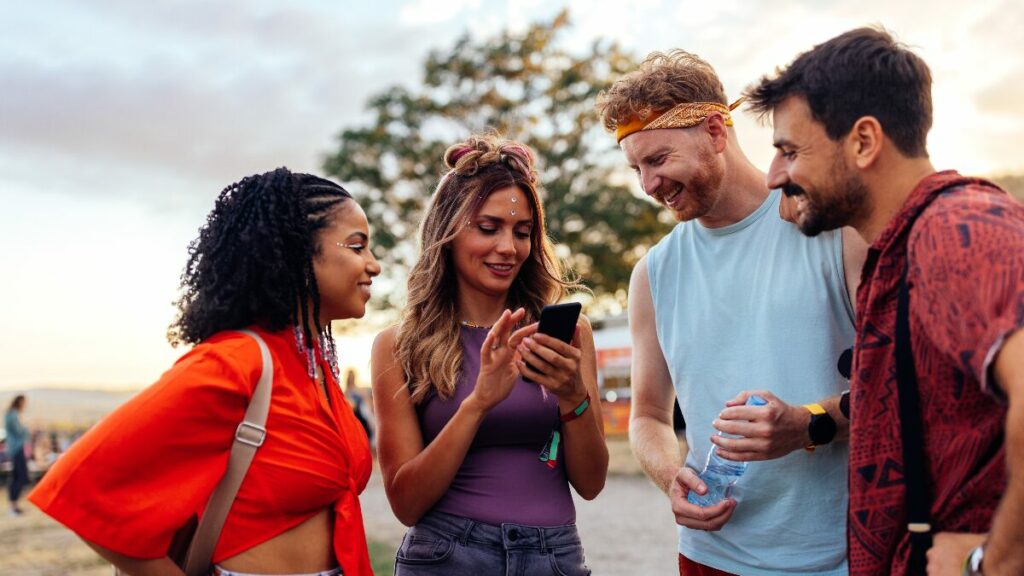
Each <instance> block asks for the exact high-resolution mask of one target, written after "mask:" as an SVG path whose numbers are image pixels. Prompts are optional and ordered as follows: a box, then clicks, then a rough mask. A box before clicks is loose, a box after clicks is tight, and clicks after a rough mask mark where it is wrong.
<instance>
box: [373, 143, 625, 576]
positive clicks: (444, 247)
mask: <svg viewBox="0 0 1024 576" xmlns="http://www.w3.org/2000/svg"><path fill="white" fill-rule="evenodd" d="M444 161H445V164H446V167H447V168H448V170H447V172H446V173H445V174H444V176H443V177H442V178H441V181H440V183H439V184H438V186H437V189H436V191H435V192H434V197H433V200H432V202H431V204H430V207H429V209H428V210H427V214H426V216H425V218H424V221H423V224H422V227H421V231H420V242H421V246H420V248H421V254H420V256H419V260H418V261H417V262H416V264H415V265H414V266H413V268H412V271H411V273H410V276H409V281H408V304H407V305H406V306H405V309H404V310H403V313H402V319H401V322H400V323H399V324H398V325H397V326H394V327H391V328H389V329H387V330H385V331H384V332H382V333H381V334H380V335H379V336H378V337H377V339H376V341H375V342H374V346H373V352H372V357H371V369H372V370H371V371H372V381H373V390H374V394H373V398H374V403H375V411H376V414H377V417H378V431H377V451H378V452H377V453H378V458H379V461H380V465H381V472H382V474H383V476H384V486H385V489H386V491H387V496H388V500H389V501H390V503H391V508H392V510H393V511H394V512H395V515H396V516H397V517H398V519H399V520H401V521H402V523H404V524H406V525H407V526H411V527H412V528H411V529H410V530H409V532H408V533H407V534H406V536H405V538H404V540H403V542H402V546H401V548H400V549H399V551H398V555H397V558H396V570H395V574H396V576H408V575H420V574H445V575H461V574H472V575H474V576H478V575H480V574H530V575H544V574H560V575H561V574H567V575H571V576H575V575H577V574H589V573H590V572H589V570H588V569H587V568H586V565H585V563H584V558H583V549H582V546H581V545H580V540H579V536H578V534H577V532H576V526H575V519H576V511H575V507H574V505H573V500H572V495H571V494H570V486H571V487H572V488H573V489H575V490H576V492H577V493H578V494H579V495H580V496H582V497H583V498H585V499H587V500H590V499H593V498H595V497H596V496H597V494H598V493H599V492H600V491H601V489H602V488H603V487H604V482H605V476H606V474H607V471H608V449H607V446H606V445H605V442H604V434H603V431H602V427H601V415H600V407H599V402H597V401H596V400H597V384H596V381H597V368H596V362H595V352H594V339H593V333H592V331H591V328H590V324H589V323H588V322H587V320H586V318H582V319H581V321H580V323H579V324H578V326H577V328H576V333H575V337H574V338H573V340H572V343H571V344H566V343H564V342H562V341H560V340H557V339H555V338H551V337H549V336H546V335H544V334H540V333H538V332H537V324H536V320H537V319H538V316H539V314H540V311H541V308H543V307H544V305H546V304H551V303H555V302H557V301H558V300H560V299H562V298H563V297H564V296H566V294H567V293H568V292H569V291H570V290H573V289H578V288H579V285H578V284H577V283H576V281H575V280H572V279H570V280H566V277H565V275H564V273H563V271H562V268H561V266H560V265H559V263H558V260H557V259H556V258H555V256H554V251H553V249H552V246H551V243H550V241H549V240H548V238H547V235H546V233H545V229H544V213H543V208H542V206H541V203H540V199H539V197H538V193H537V188H538V186H539V183H538V181H537V172H536V170H535V168H534V163H533V154H532V153H531V152H530V150H529V149H528V148H527V147H526V146H524V145H522V144H518V143H516V142H511V141H504V140H500V139H498V138H497V137H496V136H490V135H489V136H475V137H471V138H469V139H468V140H466V141H465V142H462V143H459V144H456V145H454V146H452V147H450V148H449V149H448V151H447V152H446V153H445V156H444ZM524 376H526V377H528V378H529V379H530V380H531V382H527V381H525V380H524V378H523V377H524ZM591 398H593V399H594V400H595V402H594V403H593V405H591V404H590V399H591ZM588 407H589V409H588Z"/></svg>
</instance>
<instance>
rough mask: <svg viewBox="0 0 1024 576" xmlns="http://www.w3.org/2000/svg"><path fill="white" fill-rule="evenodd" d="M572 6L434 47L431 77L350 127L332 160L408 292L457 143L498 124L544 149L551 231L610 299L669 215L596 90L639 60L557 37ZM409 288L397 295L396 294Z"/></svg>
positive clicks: (378, 101) (618, 297)
mask: <svg viewBox="0 0 1024 576" xmlns="http://www.w3.org/2000/svg"><path fill="white" fill-rule="evenodd" d="M568 26H569V18H568V14H567V13H566V12H562V13H561V14H559V15H558V16H556V17H555V18H554V19H553V20H552V21H550V22H543V23H537V24H534V25H532V26H531V27H529V28H528V29H527V30H526V31H525V32H522V33H510V32H507V31H506V32H504V33H501V34H499V35H498V36H496V37H493V38H489V39H484V40H481V41H474V40H472V39H471V38H470V36H469V35H468V34H467V35H465V36H463V37H462V38H461V39H460V40H458V41H457V42H456V43H455V45H454V47H452V48H451V49H450V50H449V51H447V52H440V51H434V52H432V53H431V54H430V55H429V56H428V58H427V60H426V63H425V66H424V80H423V85H422V86H421V87H419V88H418V89H416V90H411V89H408V88H404V87H395V88H392V89H390V90H386V91H384V92H382V93H380V94H378V95H376V96H374V97H372V98H371V99H370V101H369V108H370V110H371V111H372V113H373V115H374V116H375V119H374V121H373V122H372V124H371V125H370V126H367V127H363V128H352V129H346V130H344V131H342V132H341V134H340V135H339V138H338V140H339V146H338V149H337V150H336V151H335V152H334V153H333V154H332V155H330V156H329V157H328V158H327V159H326V160H325V164H324V167H325V169H326V171H327V173H328V174H330V175H332V176H334V177H336V178H337V179H339V180H341V181H343V182H345V183H346V185H347V186H349V188H350V189H351V190H352V192H353V194H354V195H355V196H356V198H357V199H359V200H360V201H361V203H362V204H363V206H364V208H365V209H366V212H367V217H368V218H369V220H370V224H371V226H372V228H373V235H374V238H373V243H374V244H375V245H376V247H377V251H376V252H375V253H376V254H377V255H378V256H379V257H380V258H381V260H382V261H383V262H382V264H383V265H384V269H385V274H386V275H387V276H388V278H387V279H390V280H391V282H392V283H393V285H392V290H391V292H390V293H389V294H387V298H388V303H389V304H395V303H396V300H397V299H399V298H400V297H401V296H402V295H404V285H402V286H397V285H395V284H397V283H398V281H399V279H401V278H405V277H407V272H408V270H409V268H410V267H411V265H412V263H413V261H414V259H415V257H416V250H417V246H416V243H417V237H416V235H417V226H418V223H419V221H420V218H421V215H422V212H423V209H424V208H425V206H426V204H427V203H428V200H429V197H430V193H431V192H432V191H433V189H434V187H435V186H436V185H437V182H438V180H439V178H440V176H441V170H442V167H443V165H442V161H441V157H442V154H443V153H444V151H445V149H446V148H447V147H448V145H450V144H452V143H454V142H457V141H458V140H461V139H462V138H465V137H466V136H468V135H469V134H470V133H473V132H480V131H483V130H485V129H488V128H493V129H497V130H498V131H499V132H500V133H501V134H503V135H504V136H506V137H508V138H513V139H516V140H520V141H522V142H524V143H526V144H528V145H530V146H531V147H532V148H533V149H534V150H535V151H536V152H537V155H538V170H539V172H540V177H541V182H542V183H543V185H544V190H543V191H542V194H544V206H545V212H546V214H547V225H548V231H549V234H550V235H551V237H552V240H553V241H554V243H555V245H556V247H557V249H558V252H559V255H560V256H561V257H563V258H566V259H567V260H569V262H570V263H571V264H572V265H573V267H574V268H575V270H576V271H577V273H579V274H580V275H581V277H582V278H583V280H584V282H585V283H586V284H587V285H588V286H589V287H590V288H591V289H592V290H593V291H594V294H595V296H596V297H597V298H598V300H599V301H600V300H601V299H602V298H603V299H604V301H605V302H607V301H609V300H610V301H612V302H614V303H616V304H615V305H616V306H621V304H622V303H623V302H624V300H625V290H626V287H627V286H628V283H629V274H630V271H631V270H632V268H633V265H634V264H636V262H637V261H638V260H639V259H640V257H641V256H643V254H644V253H645V252H646V250H647V248H648V247H650V246H651V244H653V243H654V242H656V241H657V240H658V239H659V238H661V237H662V236H663V235H664V234H665V232H667V231H668V230H669V229H670V227H671V222H669V221H667V219H666V218H665V215H664V214H663V213H662V211H661V210H660V209H659V208H658V207H657V206H656V205H654V204H653V203H651V202H649V201H647V200H645V199H643V198H639V197H637V196H636V195H634V194H633V193H632V192H631V191H630V188H629V186H628V185H627V184H626V182H627V181H628V180H627V179H626V178H624V177H623V168H624V163H623V161H622V158H621V153H620V152H618V150H617V149H616V147H615V143H614V140H613V139H612V137H611V136H610V135H608V134H606V133H605V132H604V131H603V128H602V126H601V123H600V120H599V118H598V115H597V113H596V112H595V110H594V102H595V98H596V96H597V94H598V92H600V91H601V90H603V89H605V88H607V87H608V86H610V85H611V83H612V82H614V80H615V79H617V78H619V77H620V76H622V75H623V74H625V73H627V72H629V71H630V70H631V69H632V67H633V66H634V64H633V63H634V61H635V59H634V58H632V57H631V56H630V55H628V54H626V53H624V52H623V51H622V50H620V48H619V47H618V45H617V44H614V43H605V42H601V41H595V42H594V43H593V44H592V45H591V46H590V47H589V50H588V51H587V52H586V53H585V54H581V55H574V54H571V53H570V52H568V51H567V50H566V49H564V48H562V47H561V46H559V42H558V36H559V33H560V32H562V31H563V30H564V29H565V28H566V27H568ZM396 297H399V298H396Z"/></svg>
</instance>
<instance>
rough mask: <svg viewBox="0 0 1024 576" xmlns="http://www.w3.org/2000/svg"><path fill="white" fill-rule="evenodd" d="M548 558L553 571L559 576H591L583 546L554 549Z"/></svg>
mask: <svg viewBox="0 0 1024 576" xmlns="http://www.w3.org/2000/svg"><path fill="white" fill-rule="evenodd" d="M548 557H549V558H550V559H551V569H552V570H554V572H555V574H557V575H558V576H590V569H589V568H587V564H586V559H585V558H584V557H583V546H581V545H576V546H560V547H558V548H552V549H551V552H550V553H549V554H548Z"/></svg>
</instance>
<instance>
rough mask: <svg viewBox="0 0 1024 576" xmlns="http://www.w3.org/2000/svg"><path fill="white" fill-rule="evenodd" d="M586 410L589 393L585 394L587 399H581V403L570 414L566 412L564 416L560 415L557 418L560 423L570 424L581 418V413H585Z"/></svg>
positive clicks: (588, 402) (588, 403) (588, 404)
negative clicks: (559, 419)
mask: <svg viewBox="0 0 1024 576" xmlns="http://www.w3.org/2000/svg"><path fill="white" fill-rule="evenodd" d="M587 408H590V393H589V392H588V393H587V397H586V398H584V399H583V402H580V405H579V406H577V407H576V408H573V410H572V412H566V413H565V414H562V415H561V416H560V417H559V418H561V420H562V422H571V421H573V420H575V419H577V418H579V417H580V416H582V415H583V413H584V412H586V411H587Z"/></svg>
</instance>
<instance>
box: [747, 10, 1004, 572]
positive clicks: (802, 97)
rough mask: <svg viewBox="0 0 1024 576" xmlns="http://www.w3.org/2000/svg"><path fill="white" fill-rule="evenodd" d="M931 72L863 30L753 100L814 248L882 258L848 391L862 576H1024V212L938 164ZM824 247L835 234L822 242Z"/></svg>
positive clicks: (761, 89)
mask: <svg viewBox="0 0 1024 576" xmlns="http://www.w3.org/2000/svg"><path fill="white" fill-rule="evenodd" d="M931 83H932V78H931V72H930V71H929V69H928V65H927V64H926V63H925V62H924V60H922V59H921V58H920V57H919V56H918V55H916V54H914V53H913V52H912V51H910V50H909V49H908V48H907V47H906V46H903V45H902V44H900V43H898V42H896V41H895V40H893V38H892V37H891V36H890V35H889V34H888V33H886V32H885V31H884V30H876V29H871V28H859V29H856V30H851V31H849V32H846V33H845V34H842V35H840V36H837V37H835V38H832V39H831V40H828V41H827V42H824V43H823V44H820V45H818V46H816V47H814V49H813V50H810V51H809V52H806V53H804V54H802V55H800V56H799V57H798V58H797V59H796V60H795V61H794V62H793V63H792V64H791V65H789V66H788V67H787V68H786V69H785V70H783V71H781V72H779V73H778V74H777V75H776V76H774V77H765V78H763V79H762V80H761V81H760V82H759V83H758V84H757V85H756V86H755V87H754V88H752V90H751V97H750V99H751V101H752V103H753V108H754V110H755V111H758V112H761V113H763V114H771V116H772V122H773V124H774V132H775V133H774V140H775V147H776V150H777V152H776V155H775V160H774V161H773V162H772V166H771V170H770V172H769V183H770V184H773V185H776V186H781V187H782V188H783V190H785V191H786V193H787V194H789V195H793V196H794V197H796V198H797V200H798V202H797V208H798V209H797V222H798V224H799V226H800V229H801V230H803V231H804V232H805V233H806V234H818V233H822V231H823V230H824V231H827V230H829V229H834V228H836V227H838V226H853V227H855V228H856V229H857V231H858V232H859V233H860V235H861V236H863V237H864V239H865V240H867V241H868V242H870V243H871V249H870V251H869V256H868V261H867V263H866V264H865V267H864V282H865V283H866V285H865V286H863V287H862V288H861V290H860V291H859V292H858V294H857V296H858V303H859V305H858V318H857V346H856V349H855V351H854V361H853V363H854V366H855V368H856V369H855V371H854V375H853V379H852V380H851V382H850V384H851V390H852V393H853V400H854V402H853V404H852V407H853V413H852V416H853V418H852V426H851V431H850V433H851V441H850V445H851V450H850V512H849V527H850V529H849V538H850V539H849V546H850V573H851V574H855V575H864V576H868V575H871V576H873V575H875V574H883V573H884V574H893V575H896V576H902V575H903V574H923V573H924V572H925V564H927V572H928V574H929V575H933V576H934V575H941V574H956V575H959V574H964V575H977V574H986V575H989V576H991V575H1000V574H1012V575H1014V576H1020V575H1021V574H1024V546H1022V544H1024V521H1022V519H1021V518H1022V517H1024V329H1022V328H1024V205H1022V204H1021V203H1020V202H1018V201H1016V200H1014V199H1013V198H1011V197H1010V196H1009V195H1007V194H1006V193H1005V192H1003V191H1002V190H1000V189H999V188H998V187H996V186H995V185H994V184H991V183H989V182H986V181H984V180H980V179H978V178H969V177H965V176H962V175H960V174H958V173H957V172H955V171H952V170H948V171H943V172H936V171H935V168H934V167H933V166H932V163H931V160H930V159H929V157H928V149H927V146H926V144H927V137H928V130H929V129H930V128H931V125H932V98H931ZM824 233H826V234H827V233H828V232H824Z"/></svg>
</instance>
